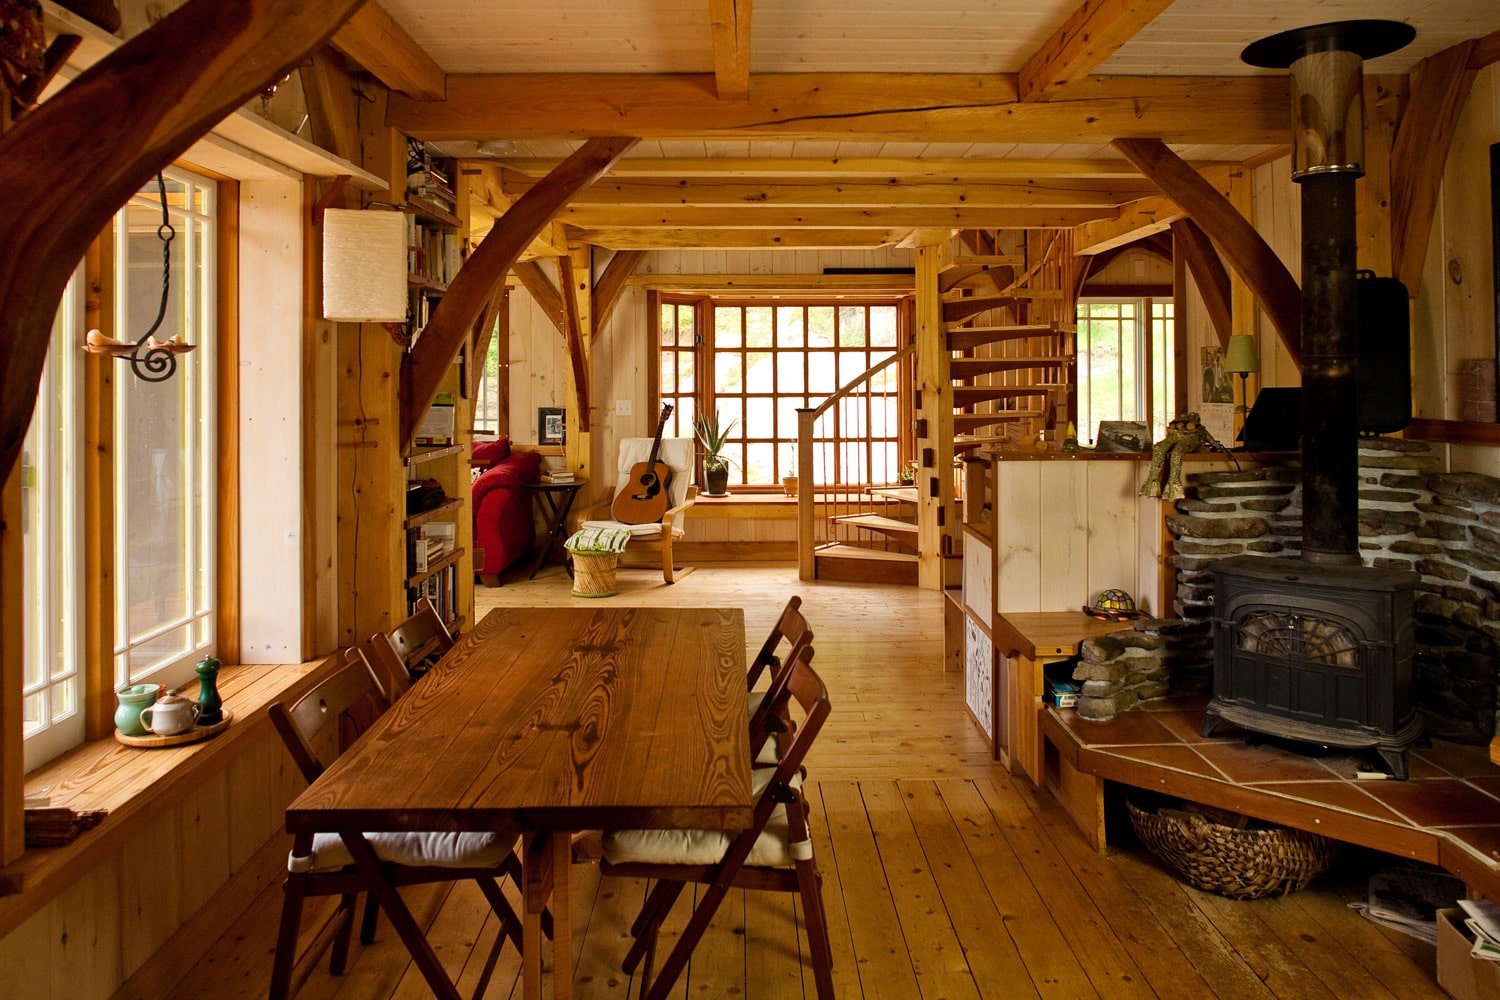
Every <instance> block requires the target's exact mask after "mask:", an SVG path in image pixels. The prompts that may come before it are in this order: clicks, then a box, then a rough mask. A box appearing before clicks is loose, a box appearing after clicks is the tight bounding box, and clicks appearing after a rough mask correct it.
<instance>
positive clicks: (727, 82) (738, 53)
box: [708, 0, 750, 101]
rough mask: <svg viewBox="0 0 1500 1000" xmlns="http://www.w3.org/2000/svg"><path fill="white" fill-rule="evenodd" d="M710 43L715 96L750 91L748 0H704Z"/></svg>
mask: <svg viewBox="0 0 1500 1000" xmlns="http://www.w3.org/2000/svg"><path fill="white" fill-rule="evenodd" d="M708 22H709V27H710V29H711V30H712V33H713V43H714V88H715V90H716V91H717V92H718V95H719V100H721V101H728V100H736V99H740V98H744V97H746V96H748V95H749V93H750V0H708Z"/></svg>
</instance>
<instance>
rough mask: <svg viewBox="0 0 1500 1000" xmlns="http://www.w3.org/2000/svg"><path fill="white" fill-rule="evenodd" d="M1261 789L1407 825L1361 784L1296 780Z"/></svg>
mask: <svg viewBox="0 0 1500 1000" xmlns="http://www.w3.org/2000/svg"><path fill="white" fill-rule="evenodd" d="M1257 787H1258V788H1263V789H1265V790H1267V791H1274V792H1276V793H1277V794H1282V795H1286V796H1288V797H1290V798H1294V799H1299V800H1301V801H1303V802H1311V803H1313V804H1315V805H1322V806H1327V807H1329V808H1331V809H1337V810H1338V811H1340V812H1345V813H1349V814H1351V815H1354V816H1363V817H1365V818H1367V819H1375V820H1380V821H1381V822H1383V823H1402V824H1404V823H1405V822H1406V821H1405V820H1404V819H1403V818H1402V817H1401V816H1399V815H1397V814H1396V813H1394V812H1392V811H1391V810H1390V809H1387V808H1386V807H1385V806H1384V805H1382V804H1381V803H1380V802H1379V801H1378V800H1377V799H1375V798H1374V797H1373V796H1371V795H1369V794H1367V793H1366V792H1365V790H1364V789H1363V788H1361V787H1359V785H1357V784H1355V783H1354V782H1350V781H1296V782H1290V783H1286V784H1276V785H1262V786H1257Z"/></svg>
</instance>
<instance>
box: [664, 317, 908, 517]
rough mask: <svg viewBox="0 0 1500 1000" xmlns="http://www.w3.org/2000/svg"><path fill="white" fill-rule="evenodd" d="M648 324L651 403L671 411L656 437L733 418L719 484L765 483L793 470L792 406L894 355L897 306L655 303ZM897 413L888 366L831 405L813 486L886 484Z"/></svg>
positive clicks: (894, 375)
mask: <svg viewBox="0 0 1500 1000" xmlns="http://www.w3.org/2000/svg"><path fill="white" fill-rule="evenodd" d="M658 322H659V326H660V339H659V351H660V355H659V356H660V362H659V374H660V396H661V402H664V403H672V404H674V407H675V411H674V413H673V415H672V418H671V422H670V423H669V425H668V431H667V433H668V435H671V434H672V433H674V431H675V433H677V434H681V435H690V434H692V426H693V419H694V417H695V416H696V415H697V414H699V413H717V414H718V417H719V421H720V424H721V425H727V424H729V423H730V422H731V421H734V422H735V426H734V429H733V430H732V431H731V432H730V434H729V439H728V446H727V448H726V451H725V455H726V457H727V458H729V460H730V482H731V483H737V484H739V485H742V486H749V487H755V486H765V487H771V486H774V485H775V484H776V483H778V482H779V481H780V478H781V477H782V476H786V475H792V474H794V473H795V472H796V445H797V410H798V408H799V407H815V406H817V405H818V404H819V403H821V402H822V401H823V400H825V399H826V398H828V397H829V396H831V395H833V393H834V392H836V391H837V390H838V389H839V387H840V386H842V385H844V384H846V383H848V382H850V381H852V380H853V379H854V378H855V377H856V376H858V375H860V374H861V373H862V372H864V371H866V370H867V369H869V368H872V367H874V366H875V365H876V364H878V363H879V362H881V361H884V360H885V359H887V358H889V357H890V356H891V355H893V354H895V353H896V351H897V350H898V349H899V346H900V343H901V340H902V336H901V331H902V329H903V327H904V324H905V310H904V308H903V304H902V303H901V302H900V301H899V300H895V299H880V300H863V301H862V300H860V299H858V298H853V297H843V298H833V297H830V298H818V299H813V298H808V299H804V300H801V301H794V300H790V299H788V298H785V297H783V298H780V299H770V298H767V299H755V298H746V297H743V296H736V297H734V298H729V297H717V296H708V297H686V296H684V297H675V296H663V297H662V299H661V306H660V314H659V317H658ZM909 406H910V401H909V399H907V398H905V396H904V394H903V391H902V386H901V369H900V368H899V367H898V366H891V367H889V368H887V369H885V370H884V371H883V372H881V373H880V374H879V375H877V376H876V377H875V378H874V379H873V380H872V381H871V382H869V383H866V384H864V385H862V386H861V387H860V389H859V391H858V392H856V393H854V394H853V395H851V396H849V397H846V398H845V399H844V400H842V401H841V402H840V404H839V405H838V406H837V407H835V408H834V409H833V410H832V411H831V419H830V420H828V421H826V422H825V423H824V424H822V425H821V426H822V430H821V431H820V432H819V433H820V435H821V436H820V437H817V438H815V439H814V443H815V444H820V443H821V444H823V445H825V446H826V447H819V448H816V449H815V451H814V457H813V465H814V475H815V479H816V481H817V482H820V483H841V484H847V485H856V484H862V485H868V484H871V483H885V482H894V481H895V480H896V478H897V476H898V469H899V465H900V443H901V436H902V434H903V433H904V432H905V430H906V428H907V427H908V426H909V422H910V414H909V412H908V413H907V414H906V415H905V417H903V415H902V408H903V407H908V408H909ZM834 440H837V441H838V447H837V448H833V447H831V446H829V445H830V443H831V442H832V441H834Z"/></svg>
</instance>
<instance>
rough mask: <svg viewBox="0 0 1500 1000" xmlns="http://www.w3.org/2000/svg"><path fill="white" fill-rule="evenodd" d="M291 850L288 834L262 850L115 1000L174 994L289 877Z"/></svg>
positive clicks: (149, 999)
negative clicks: (269, 892)
mask: <svg viewBox="0 0 1500 1000" xmlns="http://www.w3.org/2000/svg"><path fill="white" fill-rule="evenodd" d="M291 846H292V838H291V836H290V835H288V834H283V833H278V834H276V835H275V836H273V837H272V838H271V839H270V840H267V841H266V842H265V843H264V844H262V845H261V847H260V849H259V850H257V851H256V852H255V853H254V854H252V855H251V856H250V859H249V860H248V861H246V862H245V864H244V865H242V866H241V867H240V869H239V871H237V872H235V873H234V874H233V875H231V876H229V881H228V882H226V883H224V886H223V888H221V889H220V890H219V891H218V892H216V893H214V895H213V897H212V898H211V899H210V900H209V901H208V902H207V903H205V904H203V906H201V907H200V908H199V909H198V912H197V913H194V914H193V915H192V916H191V917H189V918H188V920H187V922H186V923H184V924H183V925H182V926H181V927H179V928H177V931H176V933H174V934H173V935H172V936H171V937H169V938H168V939H167V941H166V943H165V944H163V945H162V946H161V947H160V948H158V949H156V952H155V954H153V955H152V956H151V957H150V958H148V959H147V960H146V963H145V964H144V965H142V966H141V967H140V968H139V969H137V970H135V973H134V974H133V975H131V977H130V978H129V979H127V980H125V983H124V984H123V985H122V986H121V987H120V988H119V989H118V990H116V991H115V993H114V995H113V996H112V997H111V998H110V1000H158V998H160V997H163V996H166V995H167V994H169V993H171V992H172V990H173V989H174V988H175V987H176V986H177V984H178V983H179V982H181V981H182V979H183V977H184V976H186V975H187V974H188V973H190V972H192V970H193V967H194V966H195V965H197V964H198V962H199V960H201V959H202V958H203V957H204V956H205V955H207V954H208V952H209V951H210V950H211V949H213V948H214V947H215V946H216V945H217V944H218V943H219V941H220V939H222V938H224V937H225V936H227V935H228V934H229V932H230V931H231V930H232V929H233V928H234V925H235V924H236V923H237V922H238V921H239V920H240V919H241V918H242V917H243V916H244V914H245V911H246V910H248V909H250V906H251V904H253V903H254V902H255V897H256V896H259V895H260V894H261V893H262V892H264V891H265V890H266V889H267V888H268V887H270V886H272V885H274V884H276V883H277V882H279V881H280V880H281V879H282V878H283V877H284V876H285V875H286V856H287V852H288V851H289V850H291Z"/></svg>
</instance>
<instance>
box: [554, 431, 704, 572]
mask: <svg viewBox="0 0 1500 1000" xmlns="http://www.w3.org/2000/svg"><path fill="white" fill-rule="evenodd" d="M655 443H656V439H655V438H622V439H621V440H620V455H619V461H618V463H617V466H616V468H617V471H618V477H617V479H616V481H615V492H614V494H611V496H614V495H617V494H619V493H620V492H621V491H622V490H625V489H629V488H630V486H631V483H632V479H631V475H630V473H631V470H632V469H633V468H634V467H635V466H636V464H637V463H644V462H645V461H646V459H648V458H649V457H650V456H651V448H652V445H654V444H655ZM693 455H694V451H693V439H692V438H663V439H662V442H661V450H660V452H659V453H658V456H657V458H658V460H659V461H662V462H665V463H666V465H667V468H668V469H669V470H670V471H671V476H670V478H669V480H668V482H667V499H666V512H665V513H664V514H662V516H661V520H660V521H651V522H648V523H646V524H625V523H624V522H621V521H616V520H613V519H612V517H610V518H596V519H591V520H586V521H584V522H583V524H582V525H580V527H582V528H620V529H624V530H626V531H629V532H630V536H631V538H630V545H629V549H650V550H653V551H658V552H660V553H661V575H662V579H664V580H665V581H666V582H667V583H676V582H677V580H678V579H680V578H681V577H683V576H686V575H687V574H688V573H691V572H692V571H693V567H691V566H679V565H677V564H676V560H675V559H674V557H673V554H672V543H673V542H675V541H677V540H678V539H679V538H681V537H682V536H683V534H684V532H685V531H686V528H685V527H684V526H683V522H684V521H685V520H686V518H687V513H688V511H689V510H691V509H692V506H693V503H694V502H695V501H696V500H697V498H698V487H696V486H694V485H693ZM627 551H629V550H627Z"/></svg>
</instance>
